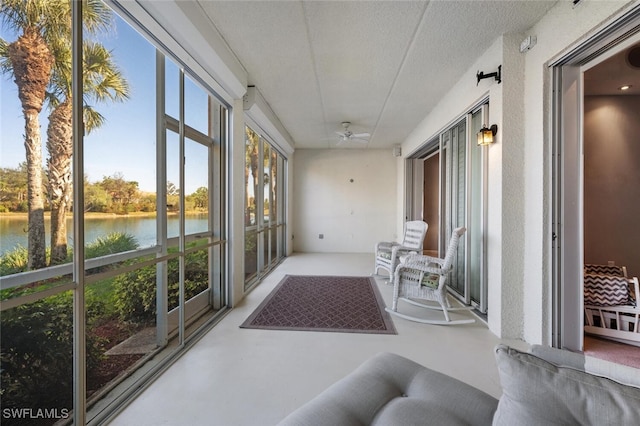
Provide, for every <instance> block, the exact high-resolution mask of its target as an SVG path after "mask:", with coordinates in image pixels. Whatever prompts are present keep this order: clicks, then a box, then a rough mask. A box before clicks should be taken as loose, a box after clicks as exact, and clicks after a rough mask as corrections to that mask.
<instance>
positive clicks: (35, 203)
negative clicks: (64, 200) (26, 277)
mask: <svg viewBox="0 0 640 426" xmlns="http://www.w3.org/2000/svg"><path fill="white" fill-rule="evenodd" d="M7 53H8V56H9V60H10V61H11V64H12V66H13V76H14V79H15V82H16V85H17V86H18V97H19V98H20V102H21V103H22V112H23V114H24V120H25V126H24V128H25V138H24V146H25V151H26V160H27V200H28V205H29V234H28V251H29V263H28V267H29V269H38V268H43V267H45V266H46V256H45V250H46V244H45V232H44V200H43V199H42V139H41V136H40V121H39V118H38V114H39V113H40V111H41V110H42V104H43V102H44V98H45V89H46V87H47V84H48V83H49V77H50V74H51V68H52V66H53V61H54V59H53V55H51V52H50V51H49V48H48V47H47V44H46V43H45V41H44V39H43V38H42V36H41V35H40V34H39V33H38V30H37V29H36V28H35V27H28V28H25V29H24V33H23V35H21V36H20V37H19V38H18V39H17V40H16V41H15V42H13V43H11V44H10V45H9V46H8V48H7Z"/></svg>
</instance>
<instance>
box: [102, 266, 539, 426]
mask: <svg viewBox="0 0 640 426" xmlns="http://www.w3.org/2000/svg"><path fill="white" fill-rule="evenodd" d="M372 268H373V255H372V254H344V255H343V254H294V255H293V256H290V257H288V258H287V259H285V260H284V262H282V263H281V264H280V265H279V266H278V267H277V268H276V269H275V270H274V271H273V272H272V273H271V274H270V275H268V276H267V277H265V279H264V280H263V282H262V283H261V284H260V285H258V286H257V287H256V288H255V290H253V291H252V292H251V293H249V294H248V295H247V297H246V298H245V299H244V300H243V301H242V302H241V303H240V304H239V306H237V307H235V308H234V309H233V310H232V311H231V312H230V313H229V314H228V315H227V316H226V317H225V318H224V319H223V320H222V321H221V322H220V323H219V324H217V325H216V326H215V327H214V328H213V329H211V331H209V332H208V333H207V334H206V335H205V336H204V337H203V338H202V339H201V340H200V341H199V342H197V343H196V344H195V346H194V347H193V348H192V349H190V350H189V351H188V352H187V353H185V354H184V355H183V356H182V357H181V358H180V359H178V360H177V361H176V362H175V363H174V364H173V365H172V366H171V367H170V368H169V369H168V370H167V371H166V372H165V373H164V374H163V375H162V376H161V377H159V378H158V379H157V380H156V381H155V382H154V383H152V384H151V385H150V387H149V388H148V389H146V390H145V391H144V392H143V393H142V394H141V395H140V396H139V397H138V398H137V399H135V400H134V401H132V402H131V404H130V405H129V406H128V407H126V408H125V409H124V411H123V412H121V413H120V414H119V415H118V416H117V417H116V418H115V419H114V420H113V421H112V423H111V424H112V425H126V426H129V425H133V424H135V425H137V426H143V425H214V426H265V425H274V424H276V423H278V422H279V421H280V420H282V419H283V418H284V417H285V416H286V415H287V414H288V413H290V412H291V411H293V410H294V409H296V408H297V407H299V406H300V405H301V404H303V403H305V402H306V401H308V400H310V399H312V398H313V397H314V396H316V395H317V394H318V393H320V392H321V391H322V390H324V389H325V388H326V387H328V386H329V385H331V384H332V383H334V382H335V381H337V380H339V379H340V378H342V377H343V376H345V375H346V374H348V373H349V372H350V371H352V370H353V369H355V368H356V367H357V366H358V365H360V364H361V363H362V362H363V361H364V360H366V359H367V358H369V357H371V356H372V355H374V354H376V353H378V352H383V351H387V352H394V353H397V354H400V355H403V356H405V357H407V358H410V359H412V360H414V361H416V362H418V363H420V364H422V365H425V366H427V367H429V368H432V369H434V370H437V371H440V372H442V373H445V374H448V375H451V376H453V377H456V378H458V379H460V380H462V381H464V382H466V383H469V384H471V385H473V386H475V387H477V388H479V389H482V390H484V391H485V392H487V393H489V394H491V395H493V396H495V397H499V396H500V394H501V390H500V383H499V378H498V372H497V369H496V365H495V362H494V357H493V348H494V346H495V345H496V344H498V343H505V344H509V345H512V346H514V347H516V348H519V349H526V348H527V347H528V345H527V344H526V343H524V342H522V341H506V340H501V339H498V338H497V337H496V336H495V335H493V334H492V333H491V332H490V331H489V330H488V329H487V327H486V326H485V325H484V324H482V323H481V322H480V321H476V323H475V324H468V325H458V326H434V325H425V324H419V323H415V322H409V321H406V320H403V319H401V318H397V317H394V318H393V322H394V324H395V326H396V330H397V332H398V334H397V335H383V334H356V333H327V332H302V331H275V330H253V329H241V328H239V326H240V324H241V323H242V322H243V321H244V320H245V319H246V318H247V317H248V316H249V315H250V314H251V312H253V310H254V309H255V308H256V307H257V306H258V304H259V303H260V302H261V301H262V300H263V299H264V298H265V297H266V296H267V295H268V294H269V292H270V291H271V290H272V289H273V288H274V287H275V286H276V284H277V283H278V282H279V281H280V280H281V279H282V277H283V276H284V275H285V274H294V275H316V274H317V275H322V274H327V275H329V274H330V275H356V276H367V275H370V274H371V272H372ZM377 278H378V279H377V281H378V286H379V289H380V292H381V294H382V296H383V298H384V299H385V303H386V304H387V306H390V305H391V296H392V286H390V285H388V284H385V279H384V277H377ZM401 303H402V302H401ZM401 306H403V307H404V306H407V305H401ZM456 315H457V316H471V313H469V312H464V313H458V314H456ZM434 318H435V317H434ZM438 318H439V317H438Z"/></svg>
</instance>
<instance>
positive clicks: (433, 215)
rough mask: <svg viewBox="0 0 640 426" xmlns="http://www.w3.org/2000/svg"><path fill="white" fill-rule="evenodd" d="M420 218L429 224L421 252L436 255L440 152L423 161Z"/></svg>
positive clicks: (438, 221)
mask: <svg viewBox="0 0 640 426" xmlns="http://www.w3.org/2000/svg"><path fill="white" fill-rule="evenodd" d="M423 170H424V173H423V180H422V188H423V199H422V219H423V220H424V221H425V222H427V223H428V224H429V231H428V232H427V235H426V236H425V238H424V244H423V252H424V254H426V255H428V256H436V257H437V256H438V235H440V226H439V223H440V190H439V182H440V179H439V175H440V153H439V152H435V153H433V154H432V155H430V156H428V157H427V158H426V159H425V160H424V163H423Z"/></svg>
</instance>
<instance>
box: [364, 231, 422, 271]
mask: <svg viewBox="0 0 640 426" xmlns="http://www.w3.org/2000/svg"><path fill="white" fill-rule="evenodd" d="M428 227H429V225H427V223H426V222H423V221H421V220H413V221H410V222H407V223H405V225H404V236H403V238H402V242H401V243H397V242H389V241H381V242H379V243H377V244H376V248H375V252H374V253H375V256H376V263H375V267H374V270H373V273H374V274H377V273H378V270H380V269H384V270H385V271H387V272H388V273H389V280H391V279H392V278H393V272H394V271H395V270H396V266H397V265H398V262H399V260H400V256H402V255H406V254H409V253H417V252H418V251H422V242H423V241H424V236H425V235H426V234H427V228H428Z"/></svg>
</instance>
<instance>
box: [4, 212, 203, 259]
mask: <svg viewBox="0 0 640 426" xmlns="http://www.w3.org/2000/svg"><path fill="white" fill-rule="evenodd" d="M207 220H208V215H207V214H206V213H199V214H189V215H188V216H187V217H186V219H185V231H186V234H193V233H197V232H204V231H206V230H207ZM27 227H28V224H27V216H26V215H20V216H13V215H12V216H0V255H3V254H4V253H6V252H8V251H11V250H13V249H14V248H16V247H17V246H18V245H20V246H22V247H27ZM45 229H46V232H47V238H48V236H49V235H50V229H51V226H50V221H49V218H48V217H47V218H45ZM178 229H179V221H178V216H169V218H168V223H167V232H168V236H169V238H171V237H177V236H178ZM67 230H68V231H69V235H68V238H69V245H70V246H71V247H73V245H74V238H73V234H72V232H73V222H72V220H71V218H69V219H67ZM113 232H120V233H124V234H128V235H132V236H133V237H134V238H135V239H136V240H137V242H138V244H139V245H140V247H141V248H142V247H149V246H152V245H155V243H156V218H155V217H153V216H152V217H148V216H114V215H105V216H104V217H89V218H86V219H85V240H86V242H87V243H90V242H92V241H95V240H96V239H97V238H101V237H102V238H103V237H105V236H107V235H109V234H110V233H113ZM48 245H49V241H47V246H48Z"/></svg>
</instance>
